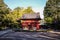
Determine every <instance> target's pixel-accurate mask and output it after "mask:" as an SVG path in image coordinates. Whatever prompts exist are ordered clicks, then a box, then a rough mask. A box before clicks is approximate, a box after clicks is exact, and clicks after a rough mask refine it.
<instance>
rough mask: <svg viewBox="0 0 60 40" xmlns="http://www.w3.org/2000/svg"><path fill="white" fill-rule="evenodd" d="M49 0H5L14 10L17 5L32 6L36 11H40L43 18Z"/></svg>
mask: <svg viewBox="0 0 60 40" xmlns="http://www.w3.org/2000/svg"><path fill="white" fill-rule="evenodd" d="M46 1H47V0H4V2H5V4H7V5H8V7H9V8H11V9H12V10H13V9H14V8H16V7H24V8H27V7H29V6H30V7H32V9H33V10H34V11H35V12H40V17H41V18H42V19H43V18H44V16H43V10H44V7H45V4H46Z"/></svg>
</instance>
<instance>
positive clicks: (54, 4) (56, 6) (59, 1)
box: [44, 0, 60, 27]
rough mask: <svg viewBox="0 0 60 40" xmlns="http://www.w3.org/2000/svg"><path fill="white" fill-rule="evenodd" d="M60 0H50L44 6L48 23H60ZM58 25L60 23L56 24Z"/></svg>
mask: <svg viewBox="0 0 60 40" xmlns="http://www.w3.org/2000/svg"><path fill="white" fill-rule="evenodd" d="M59 15H60V0H48V1H47V3H46V6H45V8H44V17H45V18H44V19H45V21H46V23H51V24H59V23H60V16H59ZM55 26H56V27H57V26H58V25H55Z"/></svg>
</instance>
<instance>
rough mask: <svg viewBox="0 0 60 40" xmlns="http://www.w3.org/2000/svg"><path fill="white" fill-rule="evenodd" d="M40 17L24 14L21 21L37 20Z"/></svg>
mask: <svg viewBox="0 0 60 40" xmlns="http://www.w3.org/2000/svg"><path fill="white" fill-rule="evenodd" d="M38 18H40V15H39V14H38V13H30V14H24V15H23V16H22V17H21V19H38Z"/></svg>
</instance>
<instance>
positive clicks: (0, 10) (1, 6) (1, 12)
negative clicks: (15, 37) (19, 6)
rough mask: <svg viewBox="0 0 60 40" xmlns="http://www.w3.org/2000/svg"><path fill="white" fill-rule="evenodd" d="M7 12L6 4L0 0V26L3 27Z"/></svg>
mask: <svg viewBox="0 0 60 40" xmlns="http://www.w3.org/2000/svg"><path fill="white" fill-rule="evenodd" d="M8 13H9V8H8V6H7V5H6V4H5V3H4V2H3V0H0V27H2V26H3V27H5V26H6V25H5V23H6V22H5V20H6V19H7V18H6V14H8Z"/></svg>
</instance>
